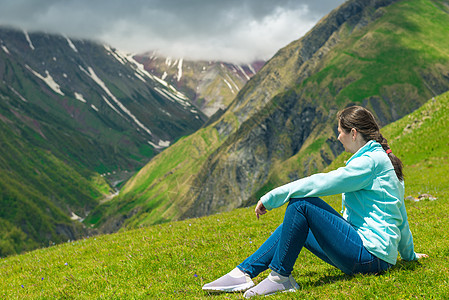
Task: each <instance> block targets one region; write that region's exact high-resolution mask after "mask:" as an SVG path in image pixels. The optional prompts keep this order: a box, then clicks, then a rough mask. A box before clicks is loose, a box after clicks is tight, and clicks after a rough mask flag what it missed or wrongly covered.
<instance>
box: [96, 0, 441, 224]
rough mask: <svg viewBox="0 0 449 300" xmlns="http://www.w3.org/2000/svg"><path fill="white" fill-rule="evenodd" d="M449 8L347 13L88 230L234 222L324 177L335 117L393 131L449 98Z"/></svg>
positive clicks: (289, 54)
mask: <svg viewBox="0 0 449 300" xmlns="http://www.w3.org/2000/svg"><path fill="white" fill-rule="evenodd" d="M447 4H448V2H447V1H431V0H412V1H375V0H373V1H359V0H352V1H348V2H346V3H345V4H343V5H342V6H341V7H339V8H338V9H336V10H334V11H333V12H331V13H330V14H329V15H328V16H326V17H325V18H324V19H323V20H321V21H320V22H319V23H318V24H317V25H316V26H315V27H314V28H313V29H312V30H311V31H310V32H309V33H308V34H307V35H305V36H304V37H303V38H301V39H300V40H298V41H295V42H292V43H291V44H290V45H288V46H287V47H285V48H283V49H281V50H280V51H279V52H278V53H277V54H276V55H275V56H274V57H273V58H272V59H271V60H270V61H269V62H267V64H266V65H265V66H264V67H263V68H262V69H261V70H260V71H259V72H258V74H256V76H254V77H253V78H252V79H251V80H250V81H249V82H248V83H247V84H246V85H245V87H244V88H243V89H242V90H241V91H240V93H239V94H238V95H237V97H236V98H235V100H234V101H233V103H232V104H231V105H230V107H229V108H228V109H227V111H226V112H225V114H224V115H223V116H222V117H221V118H220V119H219V120H218V121H217V122H215V123H214V124H212V125H210V126H209V127H207V128H204V129H203V130H201V131H199V132H197V133H196V134H193V135H192V136H190V137H188V138H185V139H183V140H181V141H179V142H178V143H176V144H175V145H173V146H172V147H170V148H169V149H167V150H166V151H165V153H164V155H160V156H158V157H156V158H155V159H154V160H153V161H152V162H151V163H150V164H149V165H147V166H146V167H145V168H143V169H142V170H141V171H140V172H139V173H138V174H137V175H136V176H134V177H133V178H132V179H131V180H130V181H129V182H128V183H127V185H126V186H125V187H124V188H123V189H122V191H121V193H120V195H119V196H118V197H117V198H115V199H114V200H113V201H111V202H110V203H107V204H105V206H104V207H100V208H99V209H98V210H97V211H96V219H95V220H92V223H95V224H96V225H97V226H103V229H104V230H106V231H113V230H117V229H118V228H120V227H122V226H129V227H137V226H139V225H142V224H151V223H157V222H163V221H166V220H173V219H180V218H188V217H196V216H202V215H207V214H211V213H215V212H220V211H226V210H231V209H233V208H235V207H239V206H244V205H248V204H251V203H253V202H254V201H256V200H257V199H258V197H259V196H261V195H262V194H263V193H265V192H266V191H267V190H269V189H271V188H272V187H274V186H276V185H279V184H281V183H284V182H287V181H291V180H294V179H297V178H300V177H303V176H304V175H307V174H310V173H312V172H316V171H319V170H322V169H324V168H325V167H326V166H327V165H328V164H329V163H330V162H331V161H332V160H333V159H334V158H335V157H336V156H337V155H338V154H339V153H340V152H341V151H342V148H341V146H340V145H339V143H338V142H337V140H336V139H335V132H336V124H335V122H334V121H335V114H336V112H337V111H338V110H339V109H341V108H344V107H345V106H346V105H349V104H351V103H358V104H362V105H364V106H367V107H368V108H370V109H371V110H373V111H374V112H375V114H376V115H377V117H378V118H379V120H380V121H381V123H382V124H383V125H385V124H387V123H390V122H392V121H394V120H397V119H398V118H400V117H401V116H404V115H406V114H408V113H410V112H412V111H413V110H415V109H417V108H418V107H419V106H420V105H422V104H423V103H424V102H425V101H426V99H429V98H430V97H432V96H434V95H436V94H439V93H442V92H443V91H447V90H449V52H448V49H449V40H448V39H446V38H444V37H445V36H448V35H449V13H448V10H447ZM190 147H192V148H190ZM193 153H194V154H193ZM183 154H185V155H183ZM188 154H191V155H188ZM175 161H176V162H177V163H176V164H173V162H175ZM155 174H158V176H155Z"/></svg>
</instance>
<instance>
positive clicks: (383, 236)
mask: <svg viewBox="0 0 449 300" xmlns="http://www.w3.org/2000/svg"><path fill="white" fill-rule="evenodd" d="M340 193H343V203H342V204H343V206H344V207H345V210H344V213H343V217H344V218H345V219H346V220H347V221H348V222H349V223H350V224H351V225H352V226H353V228H354V229H355V230H356V231H357V232H358V234H359V235H360V237H361V239H362V241H363V245H364V247H365V248H366V249H367V250H368V251H369V252H370V253H372V254H373V255H375V256H377V257H378V258H380V259H383V260H384V261H386V262H388V263H390V264H396V260H397V256H398V251H399V253H400V255H401V257H402V258H403V259H404V260H415V259H416V255H415V252H414V247H413V237H412V234H411V232H410V228H409V224H408V221H407V212H406V210H405V204H404V182H402V181H399V180H398V178H397V176H396V173H395V171H394V168H393V165H392V164H391V161H390V159H389V158H388V155H387V154H386V153H385V151H384V150H383V148H382V146H381V145H380V144H379V143H377V142H375V141H369V142H367V143H366V144H365V145H364V146H363V147H362V148H360V149H359V150H358V151H357V152H356V153H355V154H354V155H353V156H352V157H351V158H350V159H349V160H348V161H347V163H346V166H345V167H341V168H339V169H337V170H334V171H331V172H329V173H319V174H315V175H312V176H309V177H306V178H302V179H299V180H296V181H293V182H291V183H288V184H286V185H283V186H280V187H278V188H276V189H273V190H272V191H270V192H269V193H267V194H265V195H264V196H263V197H262V198H261V201H262V203H263V205H264V206H265V208H266V209H267V210H271V209H273V208H276V207H279V206H281V205H283V204H284V203H286V202H287V201H289V199H290V198H304V197H322V196H328V195H334V194H340Z"/></svg>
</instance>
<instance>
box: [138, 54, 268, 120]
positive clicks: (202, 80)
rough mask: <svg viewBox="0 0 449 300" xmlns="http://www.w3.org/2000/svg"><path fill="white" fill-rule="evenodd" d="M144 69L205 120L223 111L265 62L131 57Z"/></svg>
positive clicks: (148, 55) (159, 56) (158, 56)
mask: <svg viewBox="0 0 449 300" xmlns="http://www.w3.org/2000/svg"><path fill="white" fill-rule="evenodd" d="M133 58H134V59H135V60H137V61H138V62H139V63H141V64H143V65H144V67H145V70H147V71H148V72H150V73H151V74H153V75H154V76H157V77H159V78H161V79H162V80H166V81H167V82H169V83H170V84H172V85H173V86H175V87H176V88H177V89H179V90H180V91H182V92H183V93H184V94H185V95H187V96H188V97H189V99H191V102H192V103H193V104H194V105H195V106H196V107H198V108H199V109H201V110H202V111H203V112H204V113H205V114H206V115H207V116H208V117H211V116H212V115H213V114H215V113H216V112H217V111H219V110H225V109H226V107H227V106H228V105H229V103H230V102H231V101H232V100H233V99H234V97H235V95H236V94H237V93H238V91H239V90H240V89H241V88H242V87H243V85H244V84H245V83H246V82H247V81H248V80H249V79H250V78H251V77H252V76H254V75H255V74H256V73H257V72H258V71H259V70H260V68H261V67H262V66H263V64H264V63H265V62H264V61H255V62H253V63H250V64H243V65H242V64H232V63H226V62H220V61H190V60H185V59H183V58H171V57H164V56H163V55H161V54H159V53H157V52H156V51H150V52H148V53H144V54H138V55H134V56H133Z"/></svg>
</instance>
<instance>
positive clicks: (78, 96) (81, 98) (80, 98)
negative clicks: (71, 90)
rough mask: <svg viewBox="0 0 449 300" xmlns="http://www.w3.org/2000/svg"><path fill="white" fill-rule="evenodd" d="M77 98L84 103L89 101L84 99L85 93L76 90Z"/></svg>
mask: <svg viewBox="0 0 449 300" xmlns="http://www.w3.org/2000/svg"><path fill="white" fill-rule="evenodd" d="M75 98H76V99H78V100H79V101H81V102H83V103H87V101H86V99H84V97H83V95H82V94H80V93H77V92H75Z"/></svg>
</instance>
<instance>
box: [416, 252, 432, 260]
mask: <svg viewBox="0 0 449 300" xmlns="http://www.w3.org/2000/svg"><path fill="white" fill-rule="evenodd" d="M415 255H416V258H417V259H421V258H425V257H429V255H427V254H424V253H415Z"/></svg>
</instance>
